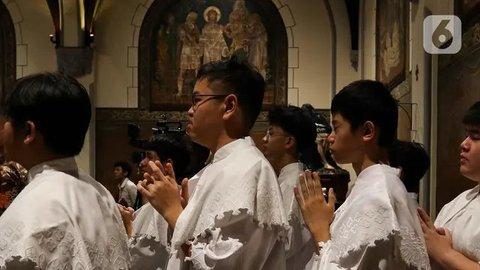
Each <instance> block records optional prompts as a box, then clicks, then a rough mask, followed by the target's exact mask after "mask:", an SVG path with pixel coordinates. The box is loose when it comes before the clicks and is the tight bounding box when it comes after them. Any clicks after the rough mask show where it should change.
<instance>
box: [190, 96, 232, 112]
mask: <svg viewBox="0 0 480 270" xmlns="http://www.w3.org/2000/svg"><path fill="white" fill-rule="evenodd" d="M226 96H228V95H227V94H209V95H207V94H205V95H201V94H192V109H193V110H194V111H196V110H197V109H198V107H199V106H200V105H202V104H203V103H205V102H207V101H209V100H212V99H222V98H225V97H226ZM200 97H207V98H205V99H200Z"/></svg>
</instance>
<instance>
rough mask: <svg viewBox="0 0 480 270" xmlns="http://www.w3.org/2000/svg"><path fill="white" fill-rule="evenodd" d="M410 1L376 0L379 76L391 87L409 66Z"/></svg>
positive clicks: (402, 78) (377, 73)
mask: <svg viewBox="0 0 480 270" xmlns="http://www.w3.org/2000/svg"><path fill="white" fill-rule="evenodd" d="M408 5H409V1H405V0H392V1H377V16H376V20H377V21H376V55H377V56H376V79H377V80H378V81H380V82H382V83H384V84H385V85H387V87H388V88H389V89H390V90H391V89H393V88H395V87H396V86H397V85H398V84H400V83H401V82H402V81H404V80H405V78H406V74H407V69H408V26H409V17H408V13H409V6H408Z"/></svg>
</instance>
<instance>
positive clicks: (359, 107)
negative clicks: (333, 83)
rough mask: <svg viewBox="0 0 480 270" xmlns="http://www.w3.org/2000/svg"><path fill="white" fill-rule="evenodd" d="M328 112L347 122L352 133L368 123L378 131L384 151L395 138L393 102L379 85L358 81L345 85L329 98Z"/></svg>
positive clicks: (396, 121)
mask: <svg viewBox="0 0 480 270" xmlns="http://www.w3.org/2000/svg"><path fill="white" fill-rule="evenodd" d="M331 112H332V114H337V113H339V114H340V115H341V116H342V117H343V118H345V119H346V120H347V121H348V122H350V125H351V128H352V131H354V130H356V129H357V128H358V127H359V126H360V125H362V124H364V123H365V122H366V121H371V122H372V123H373V124H374V125H375V126H376V127H377V128H378V129H379V130H380V135H379V137H378V145H379V146H381V147H385V148H388V147H389V146H390V145H391V144H392V143H393V140H394V139H395V138H396V134H397V126H398V107H397V101H396V100H395V99H394V98H393V97H392V95H391V94H390V92H389V91H388V89H387V87H385V85H384V84H382V83H381V82H377V81H372V80H360V81H355V82H353V83H351V84H349V85H347V86H345V87H344V88H343V89H342V90H341V91H340V92H339V93H338V94H336V95H335V96H334V97H333V100H332V106H331Z"/></svg>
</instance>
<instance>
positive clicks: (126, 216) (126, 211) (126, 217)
mask: <svg viewBox="0 0 480 270" xmlns="http://www.w3.org/2000/svg"><path fill="white" fill-rule="evenodd" d="M117 207H118V210H119V211H120V215H121V216H122V221H123V225H124V226H125V230H126V231H127V236H128V238H130V237H131V236H132V231H133V220H134V219H135V217H134V216H133V212H134V210H133V208H131V207H125V206H123V205H121V204H119V203H117Z"/></svg>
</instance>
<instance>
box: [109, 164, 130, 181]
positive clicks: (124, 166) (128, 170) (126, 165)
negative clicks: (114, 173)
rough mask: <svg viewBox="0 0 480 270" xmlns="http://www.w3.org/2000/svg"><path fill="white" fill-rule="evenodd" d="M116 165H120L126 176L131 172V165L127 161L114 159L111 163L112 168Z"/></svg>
mask: <svg viewBox="0 0 480 270" xmlns="http://www.w3.org/2000/svg"><path fill="white" fill-rule="evenodd" d="M116 167H120V168H122V170H123V171H124V172H127V177H129V176H130V174H131V173H132V166H131V165H130V164H129V163H128V162H125V161H116V162H115V163H114V164H113V168H116Z"/></svg>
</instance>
